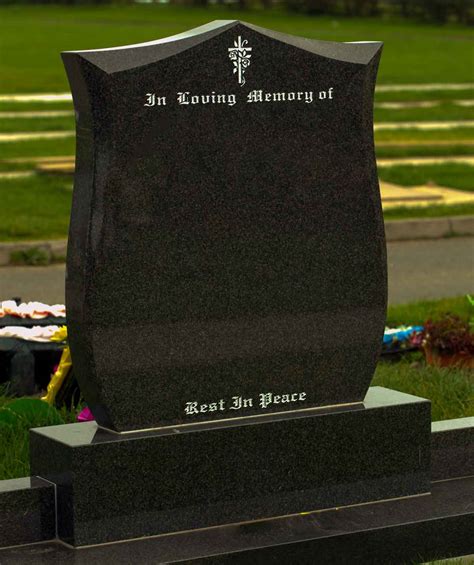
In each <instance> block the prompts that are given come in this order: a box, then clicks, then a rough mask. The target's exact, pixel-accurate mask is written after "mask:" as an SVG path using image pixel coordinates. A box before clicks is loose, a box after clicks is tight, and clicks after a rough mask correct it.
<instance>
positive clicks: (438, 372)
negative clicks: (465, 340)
mask: <svg viewBox="0 0 474 565" xmlns="http://www.w3.org/2000/svg"><path fill="white" fill-rule="evenodd" d="M372 386H384V387H387V388H391V389H393V390H399V391H400V392H406V393H408V394H413V395H414V396H420V397H421V398H427V399H428V400H431V419H432V421H433V422H436V421H439V420H450V419H452V418H463V417H465V416H474V378H473V376H472V374H470V373H469V371H463V370H460V369H441V368H436V367H428V366H426V365H425V364H424V361H421V360H420V361H418V362H413V358H412V357H409V358H408V359H404V360H402V361H400V362H398V363H387V362H380V363H379V364H378V366H377V370H376V371H375V376H374V378H373V380H372Z"/></svg>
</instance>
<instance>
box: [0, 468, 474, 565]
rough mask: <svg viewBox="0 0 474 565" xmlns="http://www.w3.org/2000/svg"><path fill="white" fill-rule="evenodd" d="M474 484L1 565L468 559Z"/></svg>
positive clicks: (343, 564) (386, 563)
mask: <svg viewBox="0 0 474 565" xmlns="http://www.w3.org/2000/svg"><path fill="white" fill-rule="evenodd" d="M473 490H474V477H470V478H464V479H457V480H452V481H442V482H437V483H433V485H432V494H431V495H428V496H417V497H412V498H404V499H399V500H391V501H386V502H379V503H376V504H364V505H361V506H354V507H351V508H339V509H333V510H327V511H324V512H318V513H310V514H305V515H296V516H288V517H285V518H281V519H276V520H267V521H263V522H252V523H247V524H241V525H231V526H223V527H219V528H212V529H207V530H199V531H194V532H184V533H181V534H175V535H168V536H159V537H150V538H144V539H137V540H133V541H129V542H124V543H115V544H107V545H103V546H95V547H88V548H81V549H75V550H74V549H71V548H69V547H67V546H66V545H63V544H60V543H57V542H49V543H43V544H36V545H32V546H26V547H21V548H20V547H19V548H11V549H7V550H0V562H1V563H2V565H23V564H24V565H63V564H74V565H91V564H93V565H95V564H100V565H129V564H130V563H140V564H141V563H143V564H147V565H148V564H158V563H190V564H191V563H192V564H196V565H197V564H201V563H202V564H207V563H209V564H223V565H226V564H229V565H237V564H238V565H249V564H250V563H251V564H252V565H268V564H270V563H273V564H278V565H280V564H281V565H314V564H315V563H324V565H347V564H348V563H350V564H351V565H381V564H383V565H406V564H407V563H420V562H423V561H430V560H434V559H442V558H448V557H454V556H459V555H469V554H472V553H474V537H473V536H472V531H473V530H474V513H473V508H472V496H471V495H472V492H473Z"/></svg>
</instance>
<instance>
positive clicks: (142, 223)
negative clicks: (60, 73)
mask: <svg viewBox="0 0 474 565" xmlns="http://www.w3.org/2000/svg"><path fill="white" fill-rule="evenodd" d="M239 42H240V43H239ZM242 42H244V43H242ZM245 42H246V43H245ZM236 44H237V45H240V44H242V45H245V46H246V47H247V51H246V53H247V55H248V54H249V53H250V49H251V57H250V58H248V57H246V60H247V62H248V61H250V65H249V66H247V67H246V68H245V72H244V74H243V75H242V76H243V78H244V79H245V82H242V80H240V79H239V77H240V78H242V77H241V75H239V74H236V73H234V72H233V70H234V68H235V67H234V64H233V63H234V61H233V60H232V59H231V58H230V57H229V53H230V51H232V49H233V48H234V47H235V45H236ZM229 50H230V51H229ZM240 53H241V52H240ZM380 53H381V43H377V42H362V43H335V42H324V41H316V40H308V39H303V38H300V37H293V36H288V35H284V34H280V33H276V32H272V31H269V30H265V29H263V28H257V27H255V26H252V25H249V24H245V23H242V22H238V21H231V22H214V23H212V24H209V25H207V26H203V27H202V28H198V29H196V30H192V31H191V32H189V33H186V34H184V35H180V36H177V37H174V38H167V40H166V41H158V42H154V43H150V44H147V45H145V46H143V45H139V46H133V47H124V48H121V49H114V50H98V51H82V52H68V53H64V54H63V58H64V62H65V66H66V69H67V73H68V77H69V81H70V84H71V90H72V93H73V98H74V105H75V110H76V116H77V159H76V177H75V187H74V195H73V206H72V216H71V227H70V234H69V249H68V264H67V280H66V305H67V312H68V330H69V339H70V345H71V351H72V359H73V364H74V371H75V374H76V376H77V379H78V381H79V383H80V387H81V390H82V392H83V394H84V397H85V399H86V401H87V403H88V404H89V406H90V407H91V409H92V411H93V413H94V415H95V417H96V420H97V421H98V422H99V423H100V424H101V425H102V426H104V427H108V428H111V429H115V430H118V431H126V430H136V429H146V428H152V427H158V426H161V425H169V424H181V423H193V422H197V421H204V420H210V419H215V420H219V419H222V418H232V417H235V416H236V415H238V416H240V415H251V414H262V413H269V412H279V411H293V410H297V409H301V408H311V407H313V406H320V405H333V404H338V403H347V402H361V401H362V400H363V398H364V396H365V394H366V392H367V388H368V386H369V383H370V381H371V379H372V376H373V372H374V369H375V364H376V361H377V359H378V355H379V352H380V348H381V342H382V335H383V330H384V323H385V310H386V290H387V285H386V251H385V240H384V227H383V218H382V211H381V204H380V194H379V186H378V178H377V171H376V164H375V157H374V145H373V128H372V102H373V91H374V85H375V77H376V72H377V67H378V62H379V58H380ZM239 80H240V83H239ZM193 97H196V98H193ZM203 97H204V98H203ZM206 97H207V98H206ZM234 98H235V103H234V102H233V101H234ZM260 98H261V99H260ZM186 101H188V102H189V103H186Z"/></svg>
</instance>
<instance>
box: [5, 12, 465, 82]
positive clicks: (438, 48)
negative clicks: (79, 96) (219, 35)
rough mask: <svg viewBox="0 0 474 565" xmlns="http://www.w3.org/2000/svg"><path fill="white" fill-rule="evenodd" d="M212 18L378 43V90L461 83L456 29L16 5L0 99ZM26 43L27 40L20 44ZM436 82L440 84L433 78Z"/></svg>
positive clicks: (9, 22)
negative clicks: (79, 54)
mask: <svg viewBox="0 0 474 565" xmlns="http://www.w3.org/2000/svg"><path fill="white" fill-rule="evenodd" d="M214 19H241V20H244V21H249V22H252V23H254V24H257V25H261V26H264V27H268V28H271V29H275V30H278V31H282V32H285V33H291V34H294V35H301V36H304V37H309V38H319V39H324V40H331V41H360V40H382V41H384V42H385V47H384V54H383V58H382V64H381V67H380V75H379V77H380V79H379V80H380V83H426V82H439V81H440V80H442V82H446V83H449V82H462V83H464V82H468V81H469V80H470V78H471V77H470V74H469V70H468V68H469V61H470V60H471V59H472V55H473V49H474V47H473V42H472V38H473V36H474V32H473V30H472V29H469V28H468V27H462V26H458V25H445V26H436V25H428V24H426V25H425V24H421V23H419V22H410V21H406V20H403V21H402V20H400V21H394V20H382V19H376V18H374V19H350V18H334V17H320V18H315V17H308V16H304V15H300V14H292V13H287V12H284V11H280V10H271V11H267V10H254V11H246V12H240V11H237V10H235V9H234V8H231V7H229V8H224V7H211V8H207V9H201V8H193V7H189V6H182V7H180V6H160V5H156V4H153V5H131V6H130V5H123V4H120V5H110V6H109V5H105V6H104V5H103V6H68V7H66V6H44V5H43V6H24V5H12V6H3V7H1V8H0V21H1V22H2V24H1V28H0V38H1V40H0V51H1V52H3V53H8V56H7V57H2V59H1V61H0V76H3V77H8V80H5V81H3V83H2V85H1V87H0V88H1V91H2V92H40V91H44V92H56V91H58V92H61V91H67V90H68V85H67V82H66V76H65V73H64V70H63V68H62V64H61V60H60V57H59V54H60V52H61V51H63V50H69V49H73V50H74V49H95V48H100V47H112V46H117V45H123V44H131V43H137V42H141V41H149V40H153V39H157V38H159V37H164V36H169V35H172V34H174V33H179V32H182V31H185V30H188V29H190V28H193V27H195V26H198V25H201V24H204V23H206V22H208V21H211V20H214ZM25 38H27V41H25ZM440 77H441V78H440Z"/></svg>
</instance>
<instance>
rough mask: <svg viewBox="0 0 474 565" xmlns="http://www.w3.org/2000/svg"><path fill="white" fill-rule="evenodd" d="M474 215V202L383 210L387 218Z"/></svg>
mask: <svg viewBox="0 0 474 565" xmlns="http://www.w3.org/2000/svg"><path fill="white" fill-rule="evenodd" d="M471 215H474V204H452V205H449V206H447V205H444V204H440V205H437V206H436V205H435V206H417V207H414V208H410V207H408V206H400V207H399V208H388V209H386V210H384V211H383V217H384V219H385V220H413V219H424V218H444V217H446V216H471Z"/></svg>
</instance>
